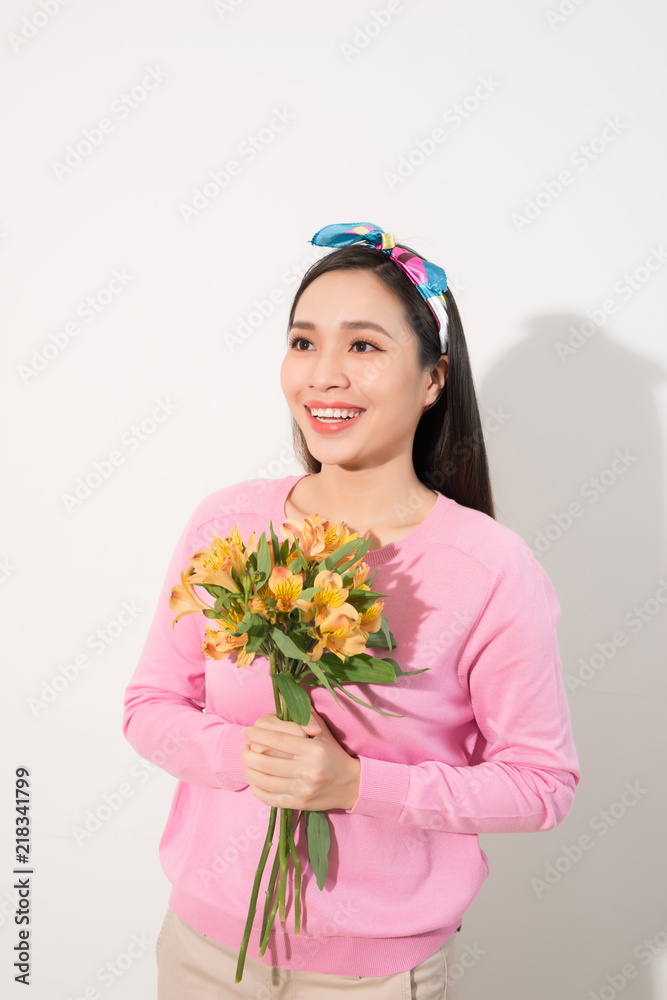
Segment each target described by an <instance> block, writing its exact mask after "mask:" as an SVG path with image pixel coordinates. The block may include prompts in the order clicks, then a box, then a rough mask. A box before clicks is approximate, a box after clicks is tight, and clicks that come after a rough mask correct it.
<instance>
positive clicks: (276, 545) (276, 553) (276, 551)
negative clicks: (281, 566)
mask: <svg viewBox="0 0 667 1000" xmlns="http://www.w3.org/2000/svg"><path fill="white" fill-rule="evenodd" d="M269 530H270V532H271V545H272V546H273V563H274V565H275V566H277V565H278V563H279V562H280V542H279V541H278V536H277V535H276V533H275V531H274V530H273V521H269Z"/></svg>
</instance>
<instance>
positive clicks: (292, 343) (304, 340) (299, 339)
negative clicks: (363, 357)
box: [289, 335, 382, 354]
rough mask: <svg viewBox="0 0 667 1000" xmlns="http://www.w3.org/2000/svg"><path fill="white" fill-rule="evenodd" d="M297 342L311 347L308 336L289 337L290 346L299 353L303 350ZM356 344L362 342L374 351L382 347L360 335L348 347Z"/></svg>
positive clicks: (366, 352) (363, 352)
mask: <svg viewBox="0 0 667 1000" xmlns="http://www.w3.org/2000/svg"><path fill="white" fill-rule="evenodd" d="M297 344H310V345H311V347H312V344H313V342H312V340H308V337H300V336H298V335H297V336H294V337H292V338H291V340H290V342H289V346H290V348H294V350H296V351H300V353H302V354H303V353H304V352H303V351H301V348H300V347H297ZM357 344H364V345H365V346H366V347H372V348H373V349H374V350H376V351H380V350H382V348H380V347H379V346H378V345H377V344H375V343H373V341H372V340H363V339H362V338H361V337H357V338H356V339H355V340H352V341H351V342H350V347H356V346H357ZM353 353H354V354H368V353H369V352H368V351H354V352H353Z"/></svg>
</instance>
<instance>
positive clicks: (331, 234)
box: [309, 222, 449, 354]
mask: <svg viewBox="0 0 667 1000" xmlns="http://www.w3.org/2000/svg"><path fill="white" fill-rule="evenodd" d="M309 242H310V243H313V244H314V245H315V246H318V247H344V246H348V244H350V243H368V244H369V245H370V246H373V247H375V248H376V249H377V250H383V251H384V253H386V254H388V255H389V257H390V258H391V260H393V261H394V262H395V263H396V264H398V266H399V267H400V268H401V270H402V271H404V272H405V274H407V276H408V278H409V279H410V281H411V282H412V284H413V285H414V286H415V288H416V289H417V291H418V292H419V293H420V295H421V296H422V298H423V299H425V300H426V302H427V304H428V305H429V306H430V307H431V311H432V313H433V315H434V316H435V319H436V322H437V324H438V331H439V333H440V348H441V351H440V353H441V354H447V350H448V336H447V333H448V329H449V322H448V318H447V307H446V304H445V297H444V292H446V291H447V275H446V274H445V272H444V271H443V269H442V268H441V267H438V266H437V265H436V264H431V263H430V262H429V261H427V260H424V259H423V257H418V256H417V255H416V254H414V253H411V252H410V251H409V250H403V249H401V247H397V246H396V240H395V239H394V237H393V236H392V234H391V233H385V232H383V231H382V230H381V229H380V227H379V226H374V225H373V224H372V223H370V222H358V223H356V222H352V223H350V222H334V223H333V224H332V225H330V226H325V227H324V229H319V230H318V231H317V232H316V233H315V235H314V236H313V238H312V240H309Z"/></svg>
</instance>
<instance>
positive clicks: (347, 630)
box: [309, 612, 366, 661]
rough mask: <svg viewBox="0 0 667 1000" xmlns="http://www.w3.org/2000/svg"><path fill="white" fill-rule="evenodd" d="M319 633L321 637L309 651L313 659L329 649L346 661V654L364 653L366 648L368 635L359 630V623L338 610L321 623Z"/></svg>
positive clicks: (317, 658) (316, 658)
mask: <svg viewBox="0 0 667 1000" xmlns="http://www.w3.org/2000/svg"><path fill="white" fill-rule="evenodd" d="M319 634H320V638H319V639H318V641H317V643H316V645H315V647H314V649H313V650H312V652H311V653H309V656H310V657H311V659H313V660H319V658H320V657H321V655H322V653H323V652H324V651H325V650H328V651H329V652H331V653H335V654H336V656H338V657H339V658H340V659H341V660H343V661H344V660H345V657H346V656H354V655H356V654H357V653H363V652H364V650H365V648H366V636H365V635H364V633H363V632H360V631H359V629H358V627H357V623H356V622H355V621H352V620H351V619H350V618H348V617H347V615H342V614H339V613H338V612H334V613H333V614H332V615H329V617H328V618H326V619H325V620H324V621H323V622H321V623H320V625H319Z"/></svg>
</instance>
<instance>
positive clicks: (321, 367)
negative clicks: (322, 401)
mask: <svg viewBox="0 0 667 1000" xmlns="http://www.w3.org/2000/svg"><path fill="white" fill-rule="evenodd" d="M349 384H350V380H349V378H348V377H347V375H346V374H345V372H344V370H343V363H342V360H341V357H340V355H339V354H338V353H337V352H336V351H334V350H330V351H327V350H324V351H321V352H319V353H318V357H317V359H316V361H315V363H314V365H313V367H312V370H311V372H310V385H311V386H312V387H313V388H318V389H329V388H334V387H335V386H342V385H348V386H349Z"/></svg>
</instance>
